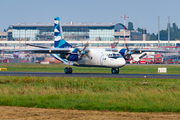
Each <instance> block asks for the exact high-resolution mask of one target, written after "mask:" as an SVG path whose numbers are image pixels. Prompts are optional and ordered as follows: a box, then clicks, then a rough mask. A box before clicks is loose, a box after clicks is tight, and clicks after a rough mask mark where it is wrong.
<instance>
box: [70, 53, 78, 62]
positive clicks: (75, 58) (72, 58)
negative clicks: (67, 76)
mask: <svg viewBox="0 0 180 120" xmlns="http://www.w3.org/2000/svg"><path fill="white" fill-rule="evenodd" d="M68 60H69V61H78V60H79V57H78V54H70V56H69V58H68Z"/></svg>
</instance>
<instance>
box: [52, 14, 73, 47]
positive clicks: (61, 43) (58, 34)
mask: <svg viewBox="0 0 180 120" xmlns="http://www.w3.org/2000/svg"><path fill="white" fill-rule="evenodd" d="M54 47H55V48H72V46H71V45H70V44H69V43H67V42H66V41H65V40H64V36H63V32H62V27H61V23H60V18H59V17H56V18H55V19H54Z"/></svg>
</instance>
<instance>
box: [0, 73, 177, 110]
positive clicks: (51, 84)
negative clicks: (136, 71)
mask: <svg viewBox="0 0 180 120" xmlns="http://www.w3.org/2000/svg"><path fill="white" fill-rule="evenodd" d="M179 103H180V81H179V79H155V78H79V77H78V78H70V77H69V78H68V77H66V78H63V77H12V76H4V77H3V76H2V77H1V78H0V105H1V106H23V107H38V108H60V109H78V110H101V111H103V110H109V111H129V112H180V104H179Z"/></svg>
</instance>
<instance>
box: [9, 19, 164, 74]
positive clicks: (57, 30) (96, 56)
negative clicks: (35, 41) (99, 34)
mask: <svg viewBox="0 0 180 120" xmlns="http://www.w3.org/2000/svg"><path fill="white" fill-rule="evenodd" d="M28 45H30V44H28ZM30 46H35V47H38V48H39V49H21V50H9V51H18V52H23V51H28V52H29V53H44V54H51V56H52V57H54V58H56V59H57V60H59V61H61V62H62V63H64V64H66V65H68V67H66V68H65V69H64V72H65V74H72V71H73V70H72V68H71V67H70V65H73V66H81V67H107V68H112V69H111V72H112V74H118V73H119V68H120V67H123V66H124V65H125V64H126V61H125V59H126V60H127V59H129V58H130V57H131V54H132V53H141V52H143V51H148V52H151V51H152V52H155V51H161V52H166V51H162V50H146V49H136V48H134V49H129V48H128V46H127V44H126V48H123V49H116V48H88V42H87V43H86V44H82V45H76V46H72V45H70V44H69V43H68V42H66V41H65V40H64V36H63V32H62V27H61V24H60V18H59V17H56V18H55V19H54V48H49V47H45V46H39V45H30ZM79 47H81V48H79ZM6 51H7V50H6Z"/></svg>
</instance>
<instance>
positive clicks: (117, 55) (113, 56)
mask: <svg viewBox="0 0 180 120" xmlns="http://www.w3.org/2000/svg"><path fill="white" fill-rule="evenodd" d="M108 57H110V58H118V57H122V56H121V55H120V54H115V53H113V54H109V55H108Z"/></svg>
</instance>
